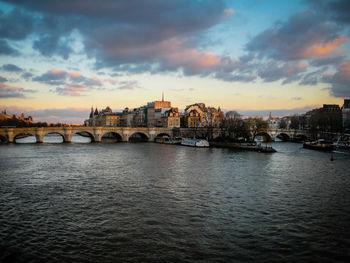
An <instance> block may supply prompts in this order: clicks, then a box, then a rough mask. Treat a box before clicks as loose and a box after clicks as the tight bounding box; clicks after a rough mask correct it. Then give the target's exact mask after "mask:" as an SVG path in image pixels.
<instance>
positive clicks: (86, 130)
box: [0, 126, 308, 143]
mask: <svg viewBox="0 0 350 263" xmlns="http://www.w3.org/2000/svg"><path fill="white" fill-rule="evenodd" d="M221 132H222V130H221V129H219V128H214V129H212V130H211V133H212V138H216V137H218V136H220V134H221ZM47 134H59V135H61V136H62V138H63V142H67V143H69V142H71V141H72V137H73V135H75V134H84V135H85V136H89V137H90V138H91V142H101V141H102V137H103V136H105V135H108V134H112V135H113V136H114V137H115V138H117V140H118V141H121V142H128V141H129V139H130V137H131V136H133V135H135V134H138V135H139V136H140V137H141V138H143V139H144V140H145V141H150V142H152V141H154V139H155V138H156V137H157V136H163V135H167V136H170V137H173V136H183V137H193V136H200V137H207V136H208V135H207V134H208V129H207V128H181V129H172V128H147V127H85V126H79V127H30V128H0V139H1V141H3V142H8V143H14V142H16V139H18V138H21V137H23V136H34V137H35V138H36V142H37V143H42V142H43V140H44V137H45V136H46V135H47ZM257 135H261V136H265V137H267V138H268V139H271V140H275V138H276V137H277V136H278V135H281V136H283V138H285V139H286V140H288V139H291V138H294V137H296V136H305V137H308V132H307V131H305V130H281V129H270V130H267V131H266V132H261V133H258V134H257Z"/></svg>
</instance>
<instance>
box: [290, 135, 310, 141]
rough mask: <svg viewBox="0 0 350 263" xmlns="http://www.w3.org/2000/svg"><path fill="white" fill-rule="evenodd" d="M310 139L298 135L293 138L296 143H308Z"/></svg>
mask: <svg viewBox="0 0 350 263" xmlns="http://www.w3.org/2000/svg"><path fill="white" fill-rule="evenodd" d="M307 139H308V138H307V136H306V135H305V134H297V135H295V136H294V137H293V141H295V142H303V141H306V140H307Z"/></svg>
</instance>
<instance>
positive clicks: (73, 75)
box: [68, 72, 82, 78]
mask: <svg viewBox="0 0 350 263" xmlns="http://www.w3.org/2000/svg"><path fill="white" fill-rule="evenodd" d="M68 75H69V76H70V77H71V78H80V77H81V76H82V75H81V73H80V72H68Z"/></svg>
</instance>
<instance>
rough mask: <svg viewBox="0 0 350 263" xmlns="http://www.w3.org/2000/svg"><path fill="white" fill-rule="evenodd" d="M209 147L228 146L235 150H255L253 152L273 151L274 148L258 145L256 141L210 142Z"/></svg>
mask: <svg viewBox="0 0 350 263" xmlns="http://www.w3.org/2000/svg"><path fill="white" fill-rule="evenodd" d="M210 146H211V147H218V148H230V149H237V150H245V151H255V152H265V153H274V152H276V150H275V149H274V148H272V146H268V145H266V146H263V145H258V144H256V143H237V142H216V141H211V142H210Z"/></svg>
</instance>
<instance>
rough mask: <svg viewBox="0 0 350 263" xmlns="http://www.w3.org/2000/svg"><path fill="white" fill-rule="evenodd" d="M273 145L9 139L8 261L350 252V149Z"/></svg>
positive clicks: (294, 258) (4, 214)
mask: <svg viewBox="0 0 350 263" xmlns="http://www.w3.org/2000/svg"><path fill="white" fill-rule="evenodd" d="M78 138H79V140H80V139H82V138H80V137H78ZM83 138H84V139H89V138H88V137H83ZM273 147H274V148H276V149H277V150H278V152H277V153H275V154H262V153H256V152H239V151H232V150H229V149H210V148H209V149H196V148H190V147H182V146H172V145H160V144H152V143H139V144H129V143H118V144H83V143H81V144H80V143H72V144H50V143H44V144H41V145H39V144H26V145H2V146H0V155H1V158H0V167H1V175H0V185H1V187H0V251H1V252H0V261H4V260H3V259H4V258H6V257H9V256H12V258H13V259H14V262H30V261H31V260H32V261H34V262H41V261H42V262H48V261H49V262H247V261H250V262H274V261H275V262H309V261H314V262H347V261H348V259H349V257H350V255H349V250H348V248H349V247H350V244H349V243H350V234H349V233H350V226H349V222H350V192H349V188H350V177H349V172H348V170H349V159H350V155H349V154H348V153H346V152H337V153H335V154H334V159H335V160H334V161H333V162H331V161H330V154H329V153H323V152H316V151H312V150H308V149H303V148H301V145H300V144H292V143H275V144H274V145H273Z"/></svg>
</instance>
